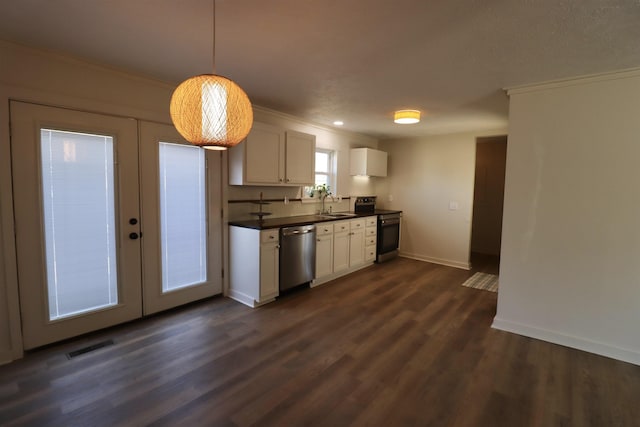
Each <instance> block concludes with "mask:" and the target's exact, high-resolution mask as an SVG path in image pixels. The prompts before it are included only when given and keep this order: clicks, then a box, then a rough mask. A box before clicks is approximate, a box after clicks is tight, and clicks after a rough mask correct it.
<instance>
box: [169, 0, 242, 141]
mask: <svg viewBox="0 0 640 427" xmlns="http://www.w3.org/2000/svg"><path fill="white" fill-rule="evenodd" d="M215 10H216V3H215V0H213V74H201V75H199V76H194V77H191V78H189V79H187V80H185V81H184V82H182V83H180V85H179V86H178V87H177V88H176V90H175V91H174V92H173V95H172V96H171V104H170V108H169V110H170V113H171V120H172V121H173V124H174V125H175V127H176V129H177V130H178V132H180V134H181V135H182V136H183V137H184V138H185V139H186V140H187V141H189V142H190V143H192V144H193V145H197V146H201V147H204V148H209V149H212V150H226V149H227V148H229V147H233V146H234V145H236V144H238V143H239V142H240V141H242V140H243V139H244V138H245V137H246V136H247V134H248V133H249V131H250V130H251V125H252V124H253V110H252V108H251V101H249V97H248V96H247V94H246V93H244V91H243V90H242V89H241V88H240V86H238V85H237V84H236V83H235V82H233V81H232V80H229V79H228V78H226V77H223V76H219V75H216V74H215V64H216V16H215V14H216V12H215Z"/></svg>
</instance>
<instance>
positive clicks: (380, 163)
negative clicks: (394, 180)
mask: <svg viewBox="0 0 640 427" xmlns="http://www.w3.org/2000/svg"><path fill="white" fill-rule="evenodd" d="M349 173H350V174H351V175H361V176H387V153H385V152H384V151H379V150H373V149H371V148H352V149H351V151H350V152H349Z"/></svg>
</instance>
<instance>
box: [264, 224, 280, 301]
mask: <svg viewBox="0 0 640 427" xmlns="http://www.w3.org/2000/svg"><path fill="white" fill-rule="evenodd" d="M261 234H262V235H263V236H265V235H268V232H262V233H261ZM268 238H271V235H268ZM275 239H276V240H275V241H267V242H265V241H264V240H262V242H261V243H260V301H261V302H262V301H267V300H271V299H273V298H275V297H277V296H278V293H279V290H280V286H279V285H280V280H279V279H280V278H279V275H278V273H279V264H280V263H279V261H280V258H279V254H280V244H279V243H278V237H277V236H276V238H275Z"/></svg>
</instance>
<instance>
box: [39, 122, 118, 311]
mask: <svg viewBox="0 0 640 427" xmlns="http://www.w3.org/2000/svg"><path fill="white" fill-rule="evenodd" d="M113 148H114V144H113V137H111V136H105V135H93V134H87V133H77V132H67V131H59V130H54V129H41V131H40V158H41V159H40V160H41V164H42V184H41V185H42V202H43V214H44V234H45V255H46V265H47V274H46V276H47V292H48V294H49V320H56V319H60V318H63V317H68V316H73V315H76V314H80V313H86V312H88V311H92V310H97V309H101V308H105V307H109V306H113V305H115V304H117V303H118V286H117V285H118V274H117V263H116V233H115V230H116V224H115V202H114V197H115V195H114V182H115V176H114V167H113V163H114V161H113V159H114V155H113Z"/></svg>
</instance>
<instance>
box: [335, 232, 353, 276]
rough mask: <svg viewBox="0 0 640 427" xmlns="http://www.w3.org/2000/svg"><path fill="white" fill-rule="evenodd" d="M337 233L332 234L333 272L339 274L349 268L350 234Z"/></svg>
mask: <svg viewBox="0 0 640 427" xmlns="http://www.w3.org/2000/svg"><path fill="white" fill-rule="evenodd" d="M348 230H349V229H348V228H347V231H338V232H335V233H334V234H333V272H334V273H339V272H341V271H344V270H347V269H348V268H349V241H350V240H351V235H350V234H351V233H350V232H349V231H348Z"/></svg>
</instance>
